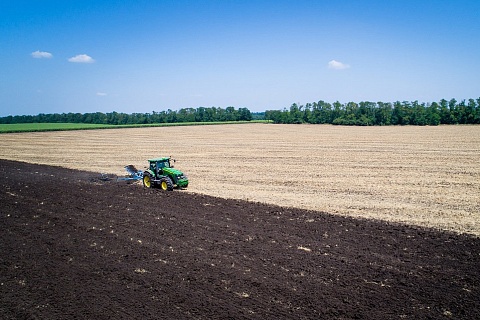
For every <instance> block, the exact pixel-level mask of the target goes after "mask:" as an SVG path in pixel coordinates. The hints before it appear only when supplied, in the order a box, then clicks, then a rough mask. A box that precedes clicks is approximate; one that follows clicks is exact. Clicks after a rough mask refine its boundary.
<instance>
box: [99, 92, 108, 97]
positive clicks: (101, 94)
mask: <svg viewBox="0 0 480 320" xmlns="http://www.w3.org/2000/svg"><path fill="white" fill-rule="evenodd" d="M106 95H107V94H106V93H105V92H97V96H100V97H104V96H106Z"/></svg>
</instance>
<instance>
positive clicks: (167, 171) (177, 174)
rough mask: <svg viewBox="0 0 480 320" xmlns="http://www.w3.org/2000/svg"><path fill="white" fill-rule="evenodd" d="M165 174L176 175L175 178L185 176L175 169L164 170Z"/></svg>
mask: <svg viewBox="0 0 480 320" xmlns="http://www.w3.org/2000/svg"><path fill="white" fill-rule="evenodd" d="M163 172H165V173H168V174H171V175H174V176H179V175H183V172H182V171H180V170H177V169H174V168H163Z"/></svg>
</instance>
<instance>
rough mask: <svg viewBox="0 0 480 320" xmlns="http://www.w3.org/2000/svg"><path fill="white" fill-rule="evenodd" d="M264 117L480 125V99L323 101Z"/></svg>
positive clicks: (360, 123)
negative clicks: (426, 101)
mask: <svg viewBox="0 0 480 320" xmlns="http://www.w3.org/2000/svg"><path fill="white" fill-rule="evenodd" d="M265 119H266V120H271V121H273V122H274V123H311V124H320V123H328V124H336V125H357V126H374V125H381V126H382V125H420V126H424V125H433V126H435V125H440V124H480V98H478V99H476V100H475V99H469V100H468V101H466V100H462V101H457V100H455V99H451V100H450V101H447V100H445V99H442V100H440V102H432V103H419V102H418V101H413V102H409V101H403V102H399V101H397V102H394V103H390V102H386V103H385V102H368V101H362V102H360V103H356V102H348V103H345V104H342V103H340V102H338V101H336V102H334V103H333V104H330V103H327V102H325V101H323V100H320V101H318V102H313V103H307V104H305V105H298V104H296V103H294V104H292V105H291V106H290V109H284V110H269V111H266V112H265Z"/></svg>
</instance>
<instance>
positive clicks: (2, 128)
mask: <svg viewBox="0 0 480 320" xmlns="http://www.w3.org/2000/svg"><path fill="white" fill-rule="evenodd" d="M244 123H270V121H267V120H252V121H223V122H178V123H149V124H122V125H110V124H89V123H16V124H0V134H1V133H16V132H43V131H67V130H98V129H122V128H150V127H172V126H199V125H219V124H244Z"/></svg>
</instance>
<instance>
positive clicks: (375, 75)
mask: <svg viewBox="0 0 480 320" xmlns="http://www.w3.org/2000/svg"><path fill="white" fill-rule="evenodd" d="M479 13H480V1H478V0H434V1H433V0H432V1H430V0H416V1H411V0H389V1H385V0H382V1H374V0H336V1H332V0H328V1H327V0H292V1H289V0H275V1H268V0H265V1H262V0H257V1H251V0H217V1H214V0H211V1H209V0H199V1H186V0H157V1H135V0H131V1H125V0H124V1H114V0H103V1H98V0H94V1H91V0H82V1H65V0H61V1H53V0H41V1H36V0H31V1H24V0H16V1H7V0H0V116H7V115H36V114H39V113H46V114H48V113H68V112H74V113H76V112H80V113H89V112H105V113H106V112H112V111H116V112H125V113H134V112H142V113H146V112H152V111H163V110H168V109H171V110H179V109H181V108H190V107H191V108H198V107H220V108H226V107H228V106H233V107H235V108H248V109H249V110H250V111H252V112H262V111H265V110H274V109H278V110H282V109H284V108H289V107H290V105H291V104H293V103H297V104H306V103H312V102H315V101H319V100H324V101H326V102H330V103H332V102H335V101H340V102H342V103H346V102H350V101H354V102H360V101H373V102H377V101H382V102H394V101H415V100H418V101H419V102H433V101H439V100H440V99H447V100H450V99H452V98H455V99H457V100H459V101H460V100H463V99H470V98H474V99H476V98H478V97H480V81H479V77H478V75H479V74H480V15H479Z"/></svg>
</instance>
